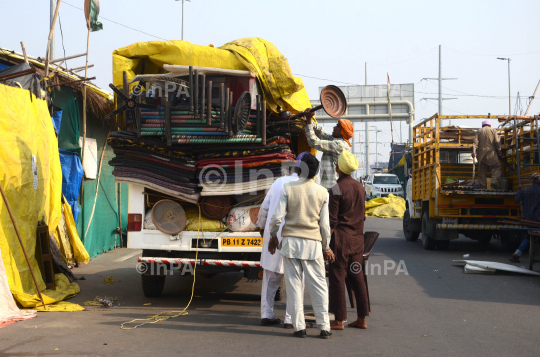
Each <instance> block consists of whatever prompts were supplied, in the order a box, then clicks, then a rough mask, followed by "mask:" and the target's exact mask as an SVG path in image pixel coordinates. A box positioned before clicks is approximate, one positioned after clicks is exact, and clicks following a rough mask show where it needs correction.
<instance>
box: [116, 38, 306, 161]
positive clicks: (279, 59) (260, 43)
mask: <svg viewBox="0 0 540 357" xmlns="http://www.w3.org/2000/svg"><path fill="white" fill-rule="evenodd" d="M164 64H172V65H184V66H199V67H213V68H223V69H234V70H249V71H251V72H253V73H255V75H256V76H257V78H258V80H259V83H260V84H261V87H262V90H263V96H264V99H265V100H266V102H267V106H268V109H270V110H272V111H274V112H277V107H278V106H280V107H281V109H282V110H289V111H291V112H293V113H296V112H298V111H301V110H304V109H306V108H311V103H310V101H309V97H308V95H307V92H306V89H305V87H304V84H303V82H302V79H300V78H297V77H294V76H293V74H292V72H291V68H290V66H289V62H288V61H287V59H286V58H285V57H284V56H283V55H282V54H281V53H280V52H279V51H278V49H277V48H276V47H275V46H274V45H273V44H272V43H270V42H268V41H266V40H264V39H262V38H257V37H248V38H243V39H240V40H236V41H231V42H228V43H227V44H225V45H223V46H221V47H220V48H215V47H213V46H212V47H210V46H201V45H194V44H192V43H189V42H187V41H150V42H137V43H134V44H132V45H129V46H127V47H122V48H119V49H117V50H115V51H114V52H113V84H114V85H115V86H122V73H123V71H126V74H127V77H128V81H130V80H131V79H132V78H133V77H135V75H137V74H152V73H154V74H156V73H165V71H164V70H163V65H164ZM133 85H137V83H132V84H131V86H133ZM300 138H301V139H300V143H299V150H300V151H306V150H309V146H308V144H307V140H306V138H305V137H304V136H300ZM313 153H314V154H315V153H316V151H315V150H313Z"/></svg>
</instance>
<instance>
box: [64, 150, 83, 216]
mask: <svg viewBox="0 0 540 357" xmlns="http://www.w3.org/2000/svg"><path fill="white" fill-rule="evenodd" d="M58 151H59V152H60V165H61V166H62V193H63V194H64V197H66V200H67V201H68V203H69V205H70V206H71V210H72V211H73V218H75V222H77V219H78V217H79V205H78V204H77V200H78V198H79V191H80V190H81V182H82V178H83V168H82V164H81V159H79V155H78V154H77V153H75V152H71V151H66V150H62V149H59V150H58Z"/></svg>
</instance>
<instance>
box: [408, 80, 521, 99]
mask: <svg viewBox="0 0 540 357" xmlns="http://www.w3.org/2000/svg"><path fill="white" fill-rule="evenodd" d="M425 81H426V82H429V83H431V84H435V83H434V82H433V81H431V80H429V79H425ZM441 87H443V88H444V89H448V90H451V91H452V92H457V93H462V94H461V95H459V94H452V95H455V96H457V97H480V98H494V99H508V96H507V95H506V96H502V95H481V94H470V93H465V92H460V91H458V90H455V89H452V88H448V87H445V86H441ZM417 93H421V92H417ZM424 94H433V93H424ZM512 98H517V97H512Z"/></svg>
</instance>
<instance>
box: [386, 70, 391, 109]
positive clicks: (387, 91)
mask: <svg viewBox="0 0 540 357" xmlns="http://www.w3.org/2000/svg"><path fill="white" fill-rule="evenodd" d="M386 77H387V78H388V84H387V85H386V87H387V88H386V95H387V96H388V103H390V76H389V75H388V73H386Z"/></svg>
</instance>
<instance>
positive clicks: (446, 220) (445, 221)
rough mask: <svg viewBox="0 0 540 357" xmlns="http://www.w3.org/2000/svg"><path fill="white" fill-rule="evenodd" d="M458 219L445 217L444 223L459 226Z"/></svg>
mask: <svg viewBox="0 0 540 357" xmlns="http://www.w3.org/2000/svg"><path fill="white" fill-rule="evenodd" d="M457 219H458V218H457V217H443V219H442V223H443V224H457V222H458V220H457Z"/></svg>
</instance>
